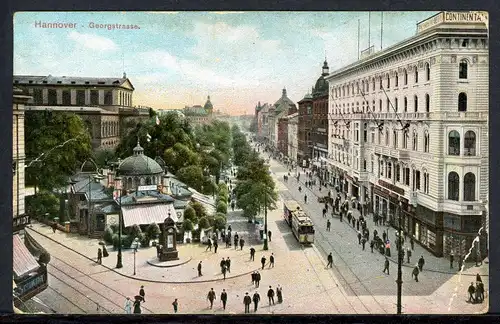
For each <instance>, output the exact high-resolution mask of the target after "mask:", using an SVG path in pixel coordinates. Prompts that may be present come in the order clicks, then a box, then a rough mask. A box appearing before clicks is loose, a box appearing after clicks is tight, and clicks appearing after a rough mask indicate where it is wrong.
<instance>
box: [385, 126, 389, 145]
mask: <svg viewBox="0 0 500 324" xmlns="http://www.w3.org/2000/svg"><path fill="white" fill-rule="evenodd" d="M384 143H385V145H386V146H388V145H389V130H387V129H386V130H385V141H384Z"/></svg>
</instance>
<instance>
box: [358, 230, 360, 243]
mask: <svg viewBox="0 0 500 324" xmlns="http://www.w3.org/2000/svg"><path fill="white" fill-rule="evenodd" d="M358 244H361V232H360V231H359V230H358Z"/></svg>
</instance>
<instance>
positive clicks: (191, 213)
mask: <svg viewBox="0 0 500 324" xmlns="http://www.w3.org/2000/svg"><path fill="white" fill-rule="evenodd" d="M184 220H189V221H191V222H192V223H193V224H197V223H198V217H197V216H196V211H195V210H194V208H193V207H191V206H187V207H186V209H184Z"/></svg>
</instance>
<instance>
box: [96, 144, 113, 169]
mask: <svg viewBox="0 0 500 324" xmlns="http://www.w3.org/2000/svg"><path fill="white" fill-rule="evenodd" d="M115 159H116V158H115V151H114V150H112V149H109V148H101V149H98V150H96V151H94V161H95V163H96V164H97V166H98V167H100V168H105V167H106V166H107V165H108V163H109V162H112V161H115Z"/></svg>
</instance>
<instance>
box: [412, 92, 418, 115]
mask: <svg viewBox="0 0 500 324" xmlns="http://www.w3.org/2000/svg"><path fill="white" fill-rule="evenodd" d="M413 107H415V112H418V97H417V96H416V95H415V96H413Z"/></svg>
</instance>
